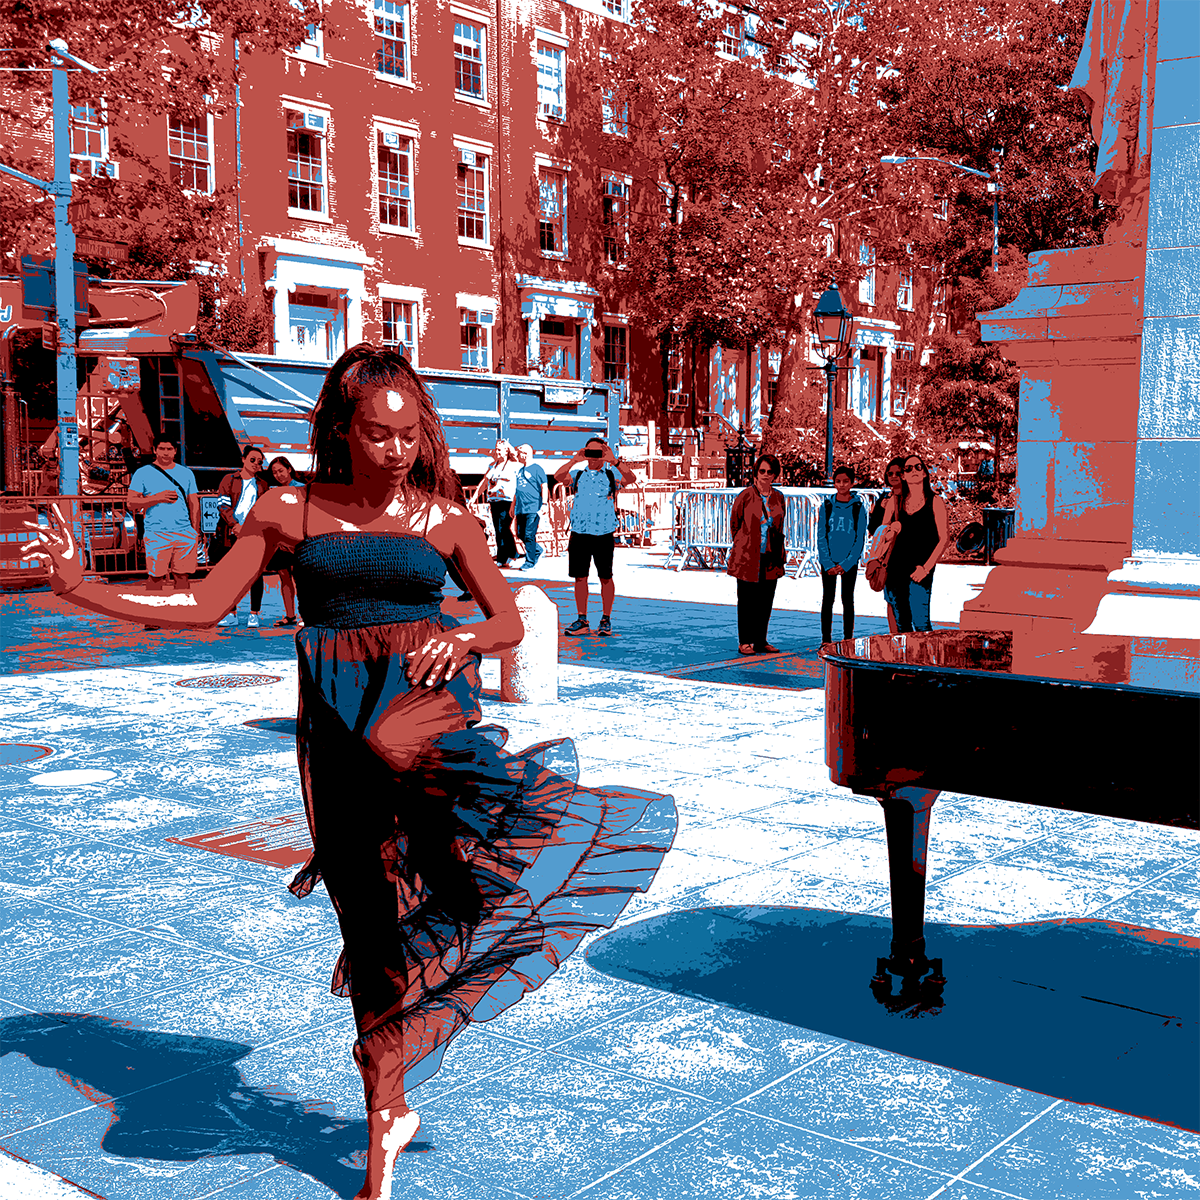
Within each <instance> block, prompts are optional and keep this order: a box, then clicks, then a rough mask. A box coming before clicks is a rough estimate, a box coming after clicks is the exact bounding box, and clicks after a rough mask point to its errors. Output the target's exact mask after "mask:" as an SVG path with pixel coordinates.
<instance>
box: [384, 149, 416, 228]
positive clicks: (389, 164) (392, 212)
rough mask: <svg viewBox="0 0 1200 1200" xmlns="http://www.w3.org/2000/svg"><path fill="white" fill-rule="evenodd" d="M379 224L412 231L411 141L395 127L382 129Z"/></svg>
mask: <svg viewBox="0 0 1200 1200" xmlns="http://www.w3.org/2000/svg"><path fill="white" fill-rule="evenodd" d="M378 158H379V224H380V225H381V226H383V227H384V228H387V229H403V230H405V231H406V232H411V231H412V227H413V220H412V216H413V212H412V177H413V172H412V141H411V139H409V138H406V137H404V136H402V135H401V134H399V133H397V132H395V130H392V129H381V130H380V131H379V145H378Z"/></svg>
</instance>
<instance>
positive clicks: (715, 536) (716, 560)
mask: <svg viewBox="0 0 1200 1200" xmlns="http://www.w3.org/2000/svg"><path fill="white" fill-rule="evenodd" d="M742 490H743V489H741V488H721V489H718V490H705V491H692V490H686V491H682V490H681V491H677V492H676V493H675V495H674V498H673V500H672V516H673V521H672V540H671V550H670V553H669V554H668V556H667V562H666V565H667V566H668V567H669V566H672V565H673V566H674V567H675V570H677V571H681V570H683V568H684V567H686V566H694V567H702V568H706V569H709V570H715V569H717V568H720V567H724V566H726V565H727V563H728V562H729V551H730V549H731V548H732V546H733V537H732V534H731V532H730V516H731V514H732V512H733V502H734V500H736V499H737V497H738V496H739V495H740V494H741V492H742ZM776 490H777V491H779V492H781V493H782V494H783V496H784V501H785V512H784V522H783V544H784V552H785V556H786V557H785V568H784V569H785V570H786V571H787V573H788V574H789V575H792V576H794V577H796V578H798V577H799V576H801V575H819V574H820V573H821V569H820V566H819V565H818V562H817V532H818V530H817V523H818V521H819V520H820V516H821V503H822V501H823V500H824V499H825V498H826V497H827V496H832V495H833V494H834V493H833V489H832V488H786V487H785V488H777V489H776ZM885 490H886V489H884V488H859V489H856V490H855V491H854V493H853V494H854V495H855V496H857V497H858V498H859V499H860V500H861V501H862V502H863V521H864V525H865V522H866V518H867V516H868V515H869V514H870V511H871V508H872V507H873V506H874V504H875V501H876V500H877V499H878V498H879V497H880V496H881V495H883V493H884V491H885ZM866 545H867V539H865V538H864V543H863V549H864V553H865V552H866Z"/></svg>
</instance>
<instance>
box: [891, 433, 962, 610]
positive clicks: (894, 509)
mask: <svg viewBox="0 0 1200 1200" xmlns="http://www.w3.org/2000/svg"><path fill="white" fill-rule="evenodd" d="M884 519H885V520H886V521H888V522H889V523H890V524H891V526H892V529H893V530H894V531H895V533H896V541H895V545H894V546H893V548H892V553H891V557H890V558H889V559H888V565H887V586H886V588H885V589H884V596H885V598H886V599H887V602H888V604H889V605H890V606H891V607H892V608H893V609H894V610H895V613H896V624H897V626H898V629H899V632H900V633H913V632H915V631H918V630H926V629H929V628H930V627H931V625H930V618H929V607H930V598H931V596H932V593H933V568H934V567H935V566H936V565H937V561H938V559H940V558H941V557H942V555H943V554H944V553H945V551H946V547H947V546H948V545H949V544H950V530H949V523H948V521H947V517H946V505H945V504H944V503H943V501H942V498H941V496H937V495H935V494H934V491H933V488H932V487H930V485H929V468H928V467H926V465H925V463H924V461H923V460H922V459H921V458H920V457H919V456H918V455H915V454H910V455H908V456H907V457H906V458H905V460H904V482H903V484H902V485H901V488H900V495H899V496H898V497H893V498H891V499H889V500H888V502H887V510H886V513H885V517H884Z"/></svg>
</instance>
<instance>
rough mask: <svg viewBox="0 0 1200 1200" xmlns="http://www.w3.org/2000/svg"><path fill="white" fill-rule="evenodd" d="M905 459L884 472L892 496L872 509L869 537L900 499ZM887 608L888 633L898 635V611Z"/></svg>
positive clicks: (902, 458)
mask: <svg viewBox="0 0 1200 1200" xmlns="http://www.w3.org/2000/svg"><path fill="white" fill-rule="evenodd" d="M904 457H905V456H904V455H903V454H900V455H897V457H895V458H893V459H892V461H891V462H889V463H888V465H887V467H886V468H885V470H884V473H883V477H884V482H885V483H886V484H887V485H888V487H889V488H891V489H892V490H891V495H889V496H880V497H879V499H878V500H876V501H875V507H874V508H872V509H871V515H870V517H869V518H868V519H867V537H874V536H875V531H876V530H877V529H878V528H879V527H880V525H882V524H883V514H884V512H885V510H886V509H887V503H888V500H890V499H891V498H892V497H893V496H896V497H898V496H899V495H900V488H901V485H902V484H903V483H904ZM885 598H886V593H885ZM886 607H887V620H888V632H889V633H898V632H899V630H898V629H897V627H896V610H895V609H894V608H893V607H892V606H891V604H890V603H888V604H887V605H886Z"/></svg>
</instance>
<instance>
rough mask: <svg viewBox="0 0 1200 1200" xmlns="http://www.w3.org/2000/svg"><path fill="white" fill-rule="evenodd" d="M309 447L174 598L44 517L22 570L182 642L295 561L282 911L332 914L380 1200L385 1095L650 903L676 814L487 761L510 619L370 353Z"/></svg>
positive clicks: (409, 394)
mask: <svg viewBox="0 0 1200 1200" xmlns="http://www.w3.org/2000/svg"><path fill="white" fill-rule="evenodd" d="M312 441H313V445H312V449H313V481H312V483H311V484H310V485H309V486H308V488H306V489H305V490H304V491H300V490H299V489H297V488H290V487H278V488H272V489H271V490H270V491H269V492H267V493H266V495H265V496H263V497H262V499H261V500H259V501H258V503H257V504H256V505H255V506H254V508H253V510H252V511H251V513H250V515H249V516H248V517H247V518H246V521H245V523H244V525H243V527H242V531H241V533H240V534H239V536H238V538H237V540H236V542H235V543H234V545H233V547H232V548H231V549H230V551H229V553H228V554H227V555H226V556H225V557H224V558H223V559H222V560H221V562H220V563H219V564H218V565H217V566H216V567H215V568H214V569H213V570H212V572H211V573H210V574H209V576H208V578H207V579H205V580H204V581H203V582H202V583H200V584H198V585H197V586H196V587H195V588H194V589H193V590H192V591H190V592H175V593H166V594H163V593H157V592H156V593H152V594H150V595H138V594H129V593H127V592H126V591H125V589H124V588H123V586H117V587H103V586H101V585H99V584H93V583H84V582H83V566H82V563H81V562H80V557H81V556H80V554H79V550H78V548H77V547H76V545H75V542H74V539H73V538H72V536H71V528H70V525H69V524H67V523H66V522H65V521H64V520H63V518H62V514H61V513H60V512H58V510H57V509H54V510H52V511H53V516H52V518H51V520H52V527H51V528H50V529H42V530H40V536H39V537H38V538H36V539H34V541H33V542H31V543H30V546H29V549H28V550H27V551H26V552H25V553H26V554H27V555H37V556H39V557H42V558H48V559H49V560H50V564H51V571H52V577H51V578H52V584H53V587H54V589H55V591H56V592H58V593H59V594H60V595H69V597H70V599H71V601H72V602H73V603H75V604H78V605H80V606H81V607H83V608H88V609H91V610H92V611H93V612H99V613H103V614H105V615H107V616H111V617H116V618H118V619H122V620H127V621H128V620H132V621H137V622H139V623H141V624H146V623H147V619H148V618H149V617H153V621H154V623H156V624H160V625H163V626H165V627H167V628H177V629H182V628H189V627H195V626H201V627H203V626H205V625H211V624H213V623H214V622H215V621H216V620H217V618H218V617H219V616H221V614H222V613H224V612H226V611H228V610H229V609H230V608H231V607H232V606H233V604H234V602H235V600H236V599H237V597H239V596H240V595H242V594H244V593H245V591H246V589H247V588H248V587H249V586H250V584H251V582H252V581H253V580H254V579H255V578H256V577H257V576H258V574H259V573H260V572H261V571H262V569H263V565H264V564H265V563H266V562H267V560H268V559H269V557H270V555H271V553H272V552H273V551H274V550H275V548H276V547H278V546H283V547H285V548H288V549H291V550H292V551H293V552H294V554H295V565H294V573H295V578H296V584H297V588H298V591H299V598H300V605H301V609H302V611H303V616H304V620H305V625H304V628H303V629H301V630H300V632H299V633H298V634H297V635H296V648H297V652H298V656H299V679H300V708H299V713H298V716H297V721H296V724H297V751H298V756H299V760H300V784H301V790H302V792H303V795H304V806H305V810H306V813H307V816H308V824H309V831H310V833H311V835H312V843H313V847H314V854H313V857H312V858H310V859H309V861H308V863H307V864H306V865H305V866H304V868H303V869H302V870H301V871H300V873H299V874H298V875H297V876H296V878H295V880H293V882H292V885H291V888H292V891H293V892H295V894H296V895H298V896H303V895H306V894H307V893H308V892H309V891H310V890H311V889H312V887H313V885H314V884H315V883H316V881H317V880H319V879H323V880H324V883H325V888H326V890H327V891H328V893H329V896H330V899H331V900H332V902H333V907H334V909H335V911H336V913H337V917H338V923H339V925H340V927H341V931H342V938H343V941H344V944H345V947H344V949H343V951H342V955H341V957H340V958H339V959H338V962H337V966H336V967H335V968H334V976H333V991H334V992H335V994H337V995H340V996H348V997H349V998H350V1000H351V1003H352V1005H353V1011H354V1019H355V1023H356V1025H357V1028H358V1039H357V1041H356V1042H355V1044H354V1058H355V1061H356V1063H357V1064H358V1067H359V1071H360V1072H361V1074H362V1079H363V1087H364V1091H365V1093H366V1107H367V1178H366V1183H365V1184H364V1185H363V1188H362V1190H361V1191H360V1192H359V1193H358V1200H386V1198H387V1197H391V1196H392V1195H393V1181H394V1178H395V1176H396V1172H397V1167H396V1161H397V1156H398V1154H399V1152H400V1151H401V1150H402V1149H403V1148H404V1146H405V1145H407V1143H408V1142H410V1141H411V1140H412V1138H413V1137H414V1135H415V1134H416V1132H417V1128H418V1126H419V1125H420V1120H419V1119H418V1117H417V1114H416V1112H414V1111H413V1110H412V1109H410V1108H409V1107H408V1102H407V1095H406V1093H407V1092H408V1091H410V1090H411V1089H412V1088H414V1087H416V1086H417V1085H418V1084H420V1083H422V1082H423V1081H424V1080H426V1079H428V1078H429V1077H430V1076H431V1075H433V1073H434V1072H435V1071H436V1070H437V1069H438V1066H439V1065H440V1063H441V1060H442V1055H443V1054H444V1052H445V1050H446V1046H447V1045H448V1043H449V1041H450V1039H451V1038H452V1037H453V1036H454V1035H455V1034H456V1033H458V1032H459V1031H460V1030H462V1029H464V1028H465V1027H466V1026H467V1025H468V1024H469V1023H470V1022H472V1021H484V1020H487V1019H488V1018H489V1017H493V1016H496V1015H497V1014H498V1013H500V1012H502V1011H503V1010H504V1009H505V1008H507V1007H508V1006H509V1005H511V1004H513V1003H515V1002H516V1001H517V1000H519V999H520V998H521V996H522V995H523V994H524V993H525V992H527V991H531V990H532V989H533V988H536V987H538V986H539V985H540V984H542V983H544V982H545V980H546V979H548V978H549V976H550V975H551V974H553V972H554V970H555V968H556V967H557V966H558V964H559V963H560V962H561V961H562V959H563V958H565V957H566V956H567V954H569V953H570V952H571V951H572V950H573V949H574V948H575V947H576V946H577V945H578V944H579V942H580V941H581V940H582V939H583V937H584V936H585V935H586V934H588V933H589V932H592V931H593V930H596V929H600V928H604V927H607V926H610V925H611V924H612V923H613V921H615V920H616V918H617V916H618V915H619V913H620V911H621V909H622V908H623V907H624V905H625V903H626V901H628V899H629V897H630V896H631V895H632V893H633V892H634V891H644V890H645V889H646V888H647V887H649V885H650V881H651V880H652V879H653V877H654V872H655V870H656V869H657V867H658V865H659V863H660V862H661V861H662V857H663V855H664V854H665V853H666V850H667V848H668V847H669V846H670V843H671V839H672V837H673V835H674V828H675V809H674V805H673V804H672V803H671V801H670V799H669V798H668V797H659V796H651V795H649V794H647V793H636V791H635V790H622V791H619V792H613V793H611V794H610V793H598V792H588V791H586V790H584V789H582V788H577V787H576V785H575V776H576V772H577V764H576V761H575V754H574V749H573V747H572V746H571V744H570V742H569V741H566V740H562V741H556V742H546V743H543V744H541V745H539V746H535V747H532V748H530V749H528V750H525V751H521V752H519V753H517V754H506V753H505V752H504V751H503V750H501V749H500V747H501V745H502V744H503V742H504V739H505V736H506V734H505V732H504V730H502V729H499V728H497V727H495V726H488V727H479V728H474V727H475V726H478V724H479V721H480V718H481V715H482V714H481V712H480V705H479V700H480V679H479V662H480V658H481V656H482V655H484V654H493V653H495V652H496V651H498V650H502V649H506V648H508V647H510V646H515V645H516V644H517V643H518V642H519V641H520V640H521V637H522V633H523V629H522V625H521V617H520V615H519V613H518V611H517V606H516V601H515V599H514V597H513V594H512V591H511V590H510V589H509V586H508V584H507V583H506V582H505V581H504V578H503V576H502V575H501V574H500V570H499V568H498V567H497V566H496V564H495V563H494V562H493V561H492V558H491V556H490V554H489V553H488V547H487V540H486V537H485V535H484V532H483V531H482V530H481V529H480V527H479V523H478V521H476V520H475V518H474V516H473V515H472V514H471V513H470V512H469V511H467V509H466V508H465V507H463V505H462V503H461V502H460V500H459V499H458V497H460V496H461V490H460V489H459V486H458V482H457V480H456V479H455V477H454V474H453V472H452V471H451V469H450V455H449V452H448V450H447V448H446V441H445V438H444V436H443V434H442V429H441V424H440V422H439V420H438V416H437V412H436V410H435V409H434V406H433V401H432V399H431V398H430V396H429V393H428V392H427V391H426V390H425V387H424V385H423V384H422V383H421V380H420V378H419V377H418V376H417V374H416V372H415V371H414V370H413V369H412V367H411V366H410V365H409V363H408V362H407V360H405V359H404V358H402V357H401V356H400V355H399V354H397V353H396V352H395V351H393V350H389V349H383V350H379V349H376V348H375V347H373V346H369V345H360V346H355V347H353V348H352V349H350V350H348V351H347V352H346V353H345V354H343V355H342V357H341V358H340V359H338V361H337V362H336V363H334V365H333V368H332V369H331V370H330V372H329V375H328V377H327V378H326V381H325V385H324V387H323V388H322V389H321V395H320V398H319V399H318V401H317V407H316V410H315V412H314V414H313V434H312ZM32 528H34V529H38V528H39V527H38V526H36V525H34V526H32ZM447 559H453V560H454V562H455V563H456V565H457V567H458V569H459V571H460V572H461V574H462V576H463V578H464V579H465V580H466V582H467V586H468V587H469V588H470V589H471V592H472V594H473V596H474V597H475V599H476V601H477V602H478V604H479V607H480V608H481V609H482V610H483V614H484V618H485V619H484V620H482V621H479V622H476V623H474V624H471V625H464V626H460V625H459V623H458V621H456V620H455V619H454V618H453V617H450V616H447V615H445V614H443V613H442V612H441V599H442V594H441V587H442V582H443V581H444V579H445V575H446V560H447ZM400 1194H401V1188H399V1187H397V1188H396V1189H395V1195H396V1197H397V1200H398V1197H399V1196H400Z"/></svg>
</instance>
